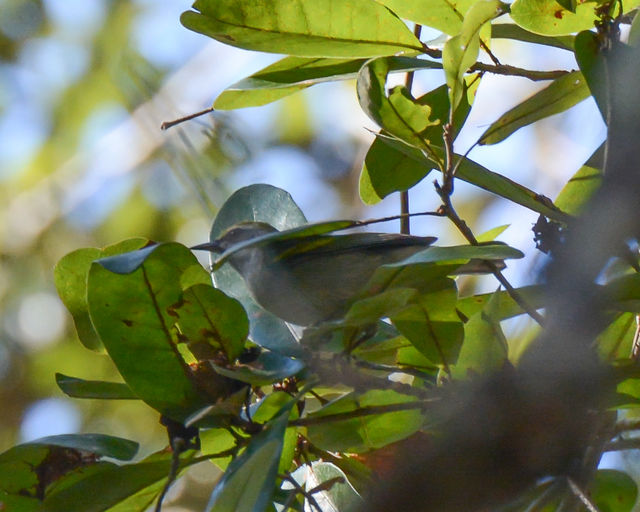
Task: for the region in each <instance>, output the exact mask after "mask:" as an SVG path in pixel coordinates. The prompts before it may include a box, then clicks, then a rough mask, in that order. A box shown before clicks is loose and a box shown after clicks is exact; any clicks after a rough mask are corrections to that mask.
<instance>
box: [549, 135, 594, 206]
mask: <svg viewBox="0 0 640 512" xmlns="http://www.w3.org/2000/svg"><path fill="white" fill-rule="evenodd" d="M602 153H603V147H602V146H601V147H600V148H599V149H598V150H596V152H595V153H594V154H593V155H591V157H590V158H589V160H587V161H586V162H585V164H584V165H583V166H582V167H580V169H578V171H577V172H576V173H575V174H574V175H573V176H572V177H571V178H570V179H569V181H568V182H567V184H566V185H565V186H564V187H563V188H562V190H561V191H560V193H559V194H558V197H556V200H555V201H554V204H555V205H556V206H557V207H558V208H560V209H561V210H562V211H563V212H565V213H568V214H569V215H576V216H577V215H579V214H580V213H582V211H583V209H584V207H585V206H586V205H587V204H588V203H589V200H590V199H591V198H592V197H593V194H595V192H596V190H598V189H599V188H600V184H601V183H602V171H601V170H600V168H601V165H602V164H601V163H600V162H599V160H601V156H602Z"/></svg>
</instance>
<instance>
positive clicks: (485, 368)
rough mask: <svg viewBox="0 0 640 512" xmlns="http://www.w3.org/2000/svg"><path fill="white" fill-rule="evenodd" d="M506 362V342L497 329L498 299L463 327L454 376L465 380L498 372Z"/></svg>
mask: <svg viewBox="0 0 640 512" xmlns="http://www.w3.org/2000/svg"><path fill="white" fill-rule="evenodd" d="M506 361H507V341H506V339H505V337H504V334H503V332H502V328H501V327H500V315H499V295H498V294H495V295H493V296H492V297H491V298H490V299H489V301H488V302H487V304H486V305H485V307H484V308H483V309H482V311H480V312H478V313H476V314H475V315H473V316H472V317H471V318H470V319H469V321H468V322H467V323H466V324H465V325H464V342H463V344H462V348H461V349H460V355H459V356H458V360H457V362H456V365H455V367H454V368H453V376H454V377H455V378H457V379H466V378H468V377H469V376H474V375H485V374H487V373H491V372H493V371H496V370H499V369H500V368H502V367H503V365H504V364H505V362H506Z"/></svg>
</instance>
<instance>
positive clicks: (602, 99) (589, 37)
mask: <svg viewBox="0 0 640 512" xmlns="http://www.w3.org/2000/svg"><path fill="white" fill-rule="evenodd" d="M601 44H602V43H601V42H600V40H599V38H598V35H597V34H595V33H593V32H591V31H589V30H585V31H583V32H580V33H579V34H578V35H577V36H576V41H575V54H576V62H577V63H578V66H580V71H582V74H583V75H584V77H585V79H586V82H587V84H588V85H589V89H590V91H591V94H593V99H594V100H595V101H596V105H597V106H598V109H599V110H600V114H601V115H602V118H603V119H604V121H605V123H606V122H607V108H608V107H607V103H608V101H610V100H609V99H608V98H607V96H608V92H607V75H608V73H609V69H608V68H607V62H606V61H607V56H606V55H605V54H604V53H603V50H602V49H601ZM622 48H623V47H620V50H621V51H622Z"/></svg>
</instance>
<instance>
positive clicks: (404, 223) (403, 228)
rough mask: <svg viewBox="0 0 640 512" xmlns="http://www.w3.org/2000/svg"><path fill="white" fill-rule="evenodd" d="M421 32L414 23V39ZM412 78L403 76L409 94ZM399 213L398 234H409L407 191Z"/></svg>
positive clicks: (411, 73)
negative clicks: (400, 215) (400, 214)
mask: <svg viewBox="0 0 640 512" xmlns="http://www.w3.org/2000/svg"><path fill="white" fill-rule="evenodd" d="M421 32H422V25H420V24H419V23H416V24H415V26H414V27H413V35H414V36H416V39H420V34H421ZM413 76H414V72H413V71H409V72H408V73H407V74H406V76H405V81H404V85H405V87H406V88H407V90H408V91H409V93H411V89H412V87H413ZM400 213H402V214H403V215H405V217H401V218H400V233H403V234H405V235H408V234H410V233H411V224H410V217H408V216H406V215H407V214H408V213H409V191H408V190H403V191H402V192H400Z"/></svg>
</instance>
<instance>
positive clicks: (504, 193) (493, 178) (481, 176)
mask: <svg viewBox="0 0 640 512" xmlns="http://www.w3.org/2000/svg"><path fill="white" fill-rule="evenodd" d="M378 138H379V139H380V140H382V141H383V142H384V143H385V144H390V145H392V146H393V147H394V148H396V149H397V150H398V151H400V152H402V153H404V154H405V155H406V156H407V158H413V159H414V160H417V161H423V162H425V163H426V165H430V166H431V168H433V169H438V164H437V163H436V162H435V161H433V160H430V159H429V158H427V157H426V156H425V155H423V154H422V152H420V150H418V149H416V148H412V147H410V146H407V145H406V144H403V143H402V142H400V141H396V140H392V139H389V138H385V137H381V136H379V137H378ZM432 148H433V150H434V152H435V154H436V158H438V159H440V160H441V159H442V158H444V151H443V150H442V149H441V148H438V147H436V146H433V147H432ZM454 157H455V159H456V162H457V160H458V159H460V158H464V157H462V156H460V155H454ZM456 178H460V179H461V180H463V181H466V182H467V183H471V184H472V185H476V186H477V187H480V188H482V189H484V190H487V191H488V192H493V193H494V194H496V195H498V196H500V197H504V198H505V199H508V200H510V201H513V202H514V203H516V204H519V205H521V206H524V207H526V208H529V209H530V210H532V211H534V212H538V213H541V214H542V215H544V216H545V217H548V218H549V219H552V220H555V221H558V222H567V221H568V220H569V219H570V217H569V216H568V215H566V214H565V213H564V212H562V211H561V210H560V209H559V208H556V207H555V205H554V204H553V202H552V201H551V200H550V199H548V198H546V197H544V196H541V195H540V194H536V193H535V192H534V191H532V190H529V189H528V188H526V187H523V186H522V185H520V184H518V183H516V182H515V181H512V180H510V179H509V178H507V177H505V176H502V175H501V174H498V173H495V172H492V171H490V170H488V169H486V168H485V167H483V166H481V165H480V164H478V163H476V162H474V161H473V160H471V159H469V158H464V160H463V161H462V162H461V163H460V165H459V166H458V170H457V172H456Z"/></svg>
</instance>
